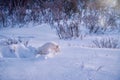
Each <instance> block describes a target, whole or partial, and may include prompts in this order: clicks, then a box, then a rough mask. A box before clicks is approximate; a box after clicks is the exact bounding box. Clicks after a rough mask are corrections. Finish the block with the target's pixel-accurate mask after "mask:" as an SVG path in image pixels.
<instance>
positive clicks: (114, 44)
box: [93, 37, 120, 48]
mask: <svg viewBox="0 0 120 80" xmlns="http://www.w3.org/2000/svg"><path fill="white" fill-rule="evenodd" d="M93 44H94V45H95V46H96V47H98V48H120V45H119V44H120V41H119V39H116V38H112V37H108V38H102V39H96V40H93Z"/></svg>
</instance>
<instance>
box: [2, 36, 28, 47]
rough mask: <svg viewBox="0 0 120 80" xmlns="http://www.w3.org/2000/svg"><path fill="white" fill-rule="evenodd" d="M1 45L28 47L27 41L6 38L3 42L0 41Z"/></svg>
mask: <svg viewBox="0 0 120 80" xmlns="http://www.w3.org/2000/svg"><path fill="white" fill-rule="evenodd" d="M0 43H1V44H2V45H12V44H23V45H24V46H26V47H27V46H28V43H29V41H28V40H22V39H20V38H8V39H5V40H2V41H1V42H0Z"/></svg>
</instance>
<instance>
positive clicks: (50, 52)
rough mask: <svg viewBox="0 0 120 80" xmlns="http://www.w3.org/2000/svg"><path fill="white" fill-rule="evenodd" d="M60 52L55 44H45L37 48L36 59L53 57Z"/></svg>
mask: <svg viewBox="0 0 120 80" xmlns="http://www.w3.org/2000/svg"><path fill="white" fill-rule="evenodd" d="M58 52H60V47H59V45H58V44H56V43H55V42H48V43H45V44H44V45H43V46H41V47H39V48H38V51H37V55H36V57H39V56H45V58H48V57H53V56H55V55H57V54H58Z"/></svg>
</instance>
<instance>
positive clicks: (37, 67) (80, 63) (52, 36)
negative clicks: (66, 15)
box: [0, 24, 120, 80]
mask: <svg viewBox="0 0 120 80" xmlns="http://www.w3.org/2000/svg"><path fill="white" fill-rule="evenodd" d="M11 37H12V38H21V39H22V40H23V41H29V43H28V45H27V47H26V46H25V45H23V44H21V43H19V44H17V49H18V50H17V53H16V54H14V55H13V53H12V51H10V50H9V48H12V45H9V46H7V45H5V44H3V43H0V80H120V62H119V60H120V49H105V48H101V49H100V48H91V45H92V42H91V40H93V39H95V38H96V36H95V35H94V36H85V37H83V39H81V38H80V39H75V40H59V38H58V36H57V35H56V33H55V30H54V29H51V28H50V26H49V25H47V24H42V25H40V26H36V27H29V28H12V29H2V30H0V41H1V42H2V41H4V40H6V39H7V38H11ZM97 37H99V36H97ZM50 41H54V42H56V43H58V44H59V46H60V54H58V55H56V56H54V57H53V58H48V59H44V58H42V57H38V58H35V57H34V53H35V50H36V49H37V48H38V47H40V46H42V45H43V44H44V43H46V42H50Z"/></svg>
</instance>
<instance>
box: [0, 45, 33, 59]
mask: <svg viewBox="0 0 120 80" xmlns="http://www.w3.org/2000/svg"><path fill="white" fill-rule="evenodd" d="M34 55H35V48H34V47H31V46H28V47H27V46H25V45H24V44H21V43H19V44H11V45H7V46H2V47H0V57H1V58H32V57H34Z"/></svg>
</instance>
